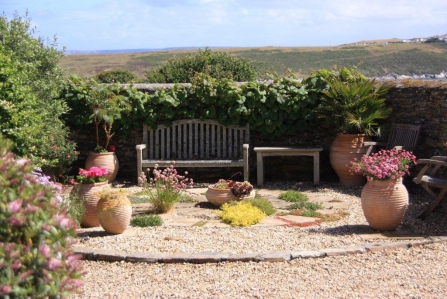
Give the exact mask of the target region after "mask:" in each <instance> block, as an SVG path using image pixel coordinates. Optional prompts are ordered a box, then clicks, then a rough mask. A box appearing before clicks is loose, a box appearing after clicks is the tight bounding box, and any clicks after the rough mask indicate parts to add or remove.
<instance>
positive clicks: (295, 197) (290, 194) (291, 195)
mask: <svg viewBox="0 0 447 299" xmlns="http://www.w3.org/2000/svg"><path fill="white" fill-rule="evenodd" d="M278 198H279V199H282V200H285V201H289V202H305V201H308V200H309V198H308V197H307V195H306V194H304V193H301V192H299V191H295V190H287V191H286V192H282V193H281V194H279V196H278Z"/></svg>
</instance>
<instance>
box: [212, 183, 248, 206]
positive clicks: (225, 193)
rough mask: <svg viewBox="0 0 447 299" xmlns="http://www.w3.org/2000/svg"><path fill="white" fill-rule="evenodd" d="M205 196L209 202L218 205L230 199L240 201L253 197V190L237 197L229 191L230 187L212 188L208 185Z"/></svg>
mask: <svg viewBox="0 0 447 299" xmlns="http://www.w3.org/2000/svg"><path fill="white" fill-rule="evenodd" d="M205 197H206V199H207V200H208V201H209V202H210V203H212V204H213V205H215V206H217V207H220V206H221V205H223V204H224V203H227V202H230V201H241V200H244V199H248V198H255V191H254V190H253V191H251V192H250V194H248V195H243V196H241V197H237V196H235V195H234V194H233V193H232V192H231V190H230V188H225V189H224V188H213V187H212V186H209V187H208V190H207V191H206V193H205Z"/></svg>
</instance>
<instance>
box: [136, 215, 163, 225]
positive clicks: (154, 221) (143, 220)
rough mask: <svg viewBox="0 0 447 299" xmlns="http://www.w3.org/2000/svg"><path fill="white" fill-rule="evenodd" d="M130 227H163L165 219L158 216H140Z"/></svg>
mask: <svg viewBox="0 0 447 299" xmlns="http://www.w3.org/2000/svg"><path fill="white" fill-rule="evenodd" d="M130 225H132V226H139V227H147V226H162V225H163V219H161V217H160V216H158V215H138V216H135V217H133V218H132V219H131V220H130Z"/></svg>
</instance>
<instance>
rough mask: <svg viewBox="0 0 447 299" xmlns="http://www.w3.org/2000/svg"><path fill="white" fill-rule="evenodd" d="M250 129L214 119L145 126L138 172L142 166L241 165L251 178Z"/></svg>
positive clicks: (137, 147)
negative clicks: (224, 124)
mask: <svg viewBox="0 0 447 299" xmlns="http://www.w3.org/2000/svg"><path fill="white" fill-rule="evenodd" d="M249 141H250V129H249V125H248V124H247V125H246V126H245V127H239V126H223V125H221V124H219V123H218V122H217V121H214V120H205V121H201V120H200V119H184V120H177V121H174V122H173V124H172V126H170V127H166V126H164V125H159V126H158V127H157V129H156V130H153V129H152V128H151V127H149V126H147V125H144V126H143V142H144V144H139V145H137V146H136V149H137V171H138V172H137V174H138V175H140V174H141V172H142V171H143V168H147V167H154V165H155V164H158V165H159V166H160V167H167V166H169V165H171V164H172V161H175V165H176V167H242V168H243V169H244V180H245V181H248V174H249V168H248V149H249Z"/></svg>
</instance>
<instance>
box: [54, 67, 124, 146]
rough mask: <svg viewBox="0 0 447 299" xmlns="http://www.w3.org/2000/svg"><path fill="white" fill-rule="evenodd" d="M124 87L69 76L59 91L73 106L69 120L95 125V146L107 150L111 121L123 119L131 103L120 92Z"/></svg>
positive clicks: (75, 122) (110, 134) (110, 135)
mask: <svg viewBox="0 0 447 299" xmlns="http://www.w3.org/2000/svg"><path fill="white" fill-rule="evenodd" d="M125 93H126V90H125V89H123V88H121V87H120V86H119V84H114V85H105V84H98V83H97V82H96V81H95V80H94V79H87V80H83V79H82V78H80V77H78V76H75V75H73V76H71V77H70V78H69V79H68V80H67V82H66V84H65V87H64V90H63V91H62V93H61V95H62V96H61V97H62V98H64V99H65V100H66V101H67V103H68V105H69V106H70V107H71V108H72V109H73V111H72V112H71V113H69V114H68V116H67V121H68V122H69V123H74V124H75V125H76V124H79V125H82V126H85V125H88V124H92V123H93V125H94V126H95V136H96V146H97V147H102V148H105V149H107V148H108V146H109V144H110V140H111V139H112V137H113V135H114V134H115V133H112V129H113V124H114V122H115V120H118V119H121V118H124V117H125V116H126V115H127V114H128V113H129V112H130V111H131V110H132V108H133V107H132V104H131V103H130V101H129V99H128V97H126V96H125V95H124V94H125ZM100 125H102V128H103V130H104V131H103V133H104V134H105V139H106V141H105V143H104V146H103V145H101V142H100V131H99V128H100Z"/></svg>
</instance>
